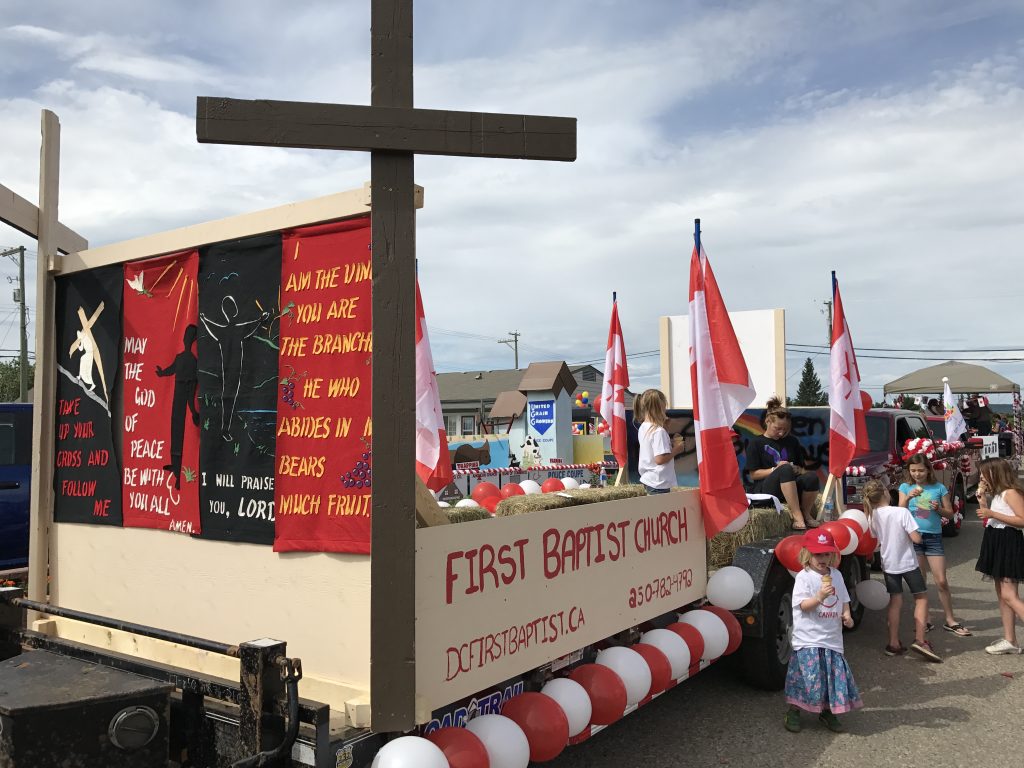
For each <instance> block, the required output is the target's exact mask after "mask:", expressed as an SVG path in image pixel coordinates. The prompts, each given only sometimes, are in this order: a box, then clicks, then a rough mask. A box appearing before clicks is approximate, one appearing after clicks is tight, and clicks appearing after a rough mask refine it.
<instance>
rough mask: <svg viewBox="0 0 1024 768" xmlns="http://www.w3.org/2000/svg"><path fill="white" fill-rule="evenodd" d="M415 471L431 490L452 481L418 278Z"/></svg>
mask: <svg viewBox="0 0 1024 768" xmlns="http://www.w3.org/2000/svg"><path fill="white" fill-rule="evenodd" d="M416 474H417V475H419V476H420V479H421V480H422V481H423V483H424V484H425V485H426V486H427V488H429V489H430V490H432V491H440V490H441V489H442V488H444V487H445V486H446V485H448V483H450V482H451V481H452V462H451V458H450V456H449V454H448V437H447V435H446V434H445V431H444V418H443V417H442V416H441V393H440V392H439V391H438V389H437V374H436V373H435V372H434V357H433V355H431V354H430V338H429V337H428V336H427V320H426V318H425V317H424V316H423V299H422V298H421V297H420V284H419V281H418V280H417V281H416Z"/></svg>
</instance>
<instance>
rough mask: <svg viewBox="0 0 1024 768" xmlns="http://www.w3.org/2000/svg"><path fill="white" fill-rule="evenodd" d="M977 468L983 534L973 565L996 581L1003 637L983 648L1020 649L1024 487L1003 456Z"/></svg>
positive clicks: (997, 650)
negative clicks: (983, 527)
mask: <svg viewBox="0 0 1024 768" xmlns="http://www.w3.org/2000/svg"><path fill="white" fill-rule="evenodd" d="M978 470H979V472H980V473H981V480H980V481H979V482H978V517H980V518H981V519H982V520H983V521H984V522H985V535H984V537H983V538H982V540H981V554H980V555H979V556H978V564H977V565H976V566H974V568H975V570H977V571H980V572H981V573H983V574H985V575H986V576H988V577H990V578H991V579H992V581H993V582H995V587H996V597H998V598H999V613H1000V615H1001V617H1002V619H1003V639H1002V640H999V641H998V642H995V643H993V644H992V645H990V646H988V647H987V648H986V649H985V652H986V653H991V654H993V655H997V654H1003V653H1020V652H1021V649H1020V646H1019V645H1017V630H1016V627H1015V619H1017V618H1019V619H1020V620H1021V621H1024V602H1022V601H1021V599H1020V595H1019V594H1018V592H1017V587H1018V585H1019V584H1020V582H1021V581H1024V531H1022V529H1024V489H1022V488H1021V487H1020V485H1019V484H1018V483H1017V473H1016V471H1014V469H1013V468H1012V467H1011V466H1010V464H1009V462H1007V461H1006V460H1005V459H985V460H984V461H982V462H981V463H980V464H979V465H978Z"/></svg>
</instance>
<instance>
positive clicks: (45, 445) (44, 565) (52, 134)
mask: <svg viewBox="0 0 1024 768" xmlns="http://www.w3.org/2000/svg"><path fill="white" fill-rule="evenodd" d="M41 122H42V135H43V136H42V138H43V144H42V149H41V150H40V153H39V229H38V233H39V246H38V255H37V258H36V308H35V315H36V331H35V333H36V344H35V346H36V371H35V382H34V391H33V409H32V434H33V436H34V439H35V448H34V450H35V455H36V460H35V461H33V462H32V487H31V491H30V493H31V498H32V504H31V516H30V518H29V554H28V596H29V598H30V599H32V600H38V601H40V602H47V599H48V596H49V589H48V576H49V559H50V558H49V551H50V548H49V533H50V526H51V525H52V524H53V451H54V429H55V422H54V407H55V405H56V403H55V400H56V397H57V378H56V367H55V365H54V362H55V361H56V359H57V355H56V350H55V347H54V345H55V343H56V333H55V330H54V329H55V320H54V299H55V291H54V284H53V277H52V275H51V273H52V272H53V270H54V259H56V257H57V206H58V202H59V200H58V197H59V195H58V187H59V181H60V170H59V169H60V121H59V120H58V119H57V115H55V114H54V113H53V112H50V111H49V110H45V109H44V110H43V113H42V120H41ZM30 620H31V617H30Z"/></svg>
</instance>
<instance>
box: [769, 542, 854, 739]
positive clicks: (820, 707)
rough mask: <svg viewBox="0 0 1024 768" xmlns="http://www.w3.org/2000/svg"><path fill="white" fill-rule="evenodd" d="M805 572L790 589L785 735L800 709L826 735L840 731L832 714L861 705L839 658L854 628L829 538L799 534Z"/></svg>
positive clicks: (797, 726) (794, 726)
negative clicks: (846, 633) (813, 717)
mask: <svg viewBox="0 0 1024 768" xmlns="http://www.w3.org/2000/svg"><path fill="white" fill-rule="evenodd" d="M800 564H801V565H803V567H804V569H803V570H802V571H800V573H798V574H797V575H796V582H795V583H794V585H793V655H792V656H791V657H790V659H789V669H788V671H787V672H786V701H787V702H788V703H789V710H788V711H787V712H786V717H785V720H784V724H785V727H786V730H787V731H792V732H793V733H796V732H798V731H799V730H800V710H801V709H804V710H807V711H808V712H817V713H818V720H819V721H820V722H821V723H822V724H823V725H824V726H825V727H826V728H828V729H829V730H830V731H834V732H836V733H838V732H840V731H842V730H843V724H842V723H841V722H839V718H837V717H836V715H837V714H842V713H843V712H849V711H850V710H853V709H857V708H858V707H861V706H863V702H862V701H861V698H860V692H859V691H858V690H857V684H856V683H855V682H854V680H853V673H852V672H851V671H850V665H849V664H847V663H846V657H845V656H844V655H843V627H844V626H846V627H852V626H853V615H852V614H851V613H850V595H849V593H848V592H847V591H846V583H845V582H844V581H843V575H842V574H841V573H840V572H839V570H838V569H837V568H836V566H837V565H838V564H839V548H838V547H837V546H836V543H835V540H834V539H833V538H832V534H831V533H829V532H828V531H825V530H812V531H807V532H806V533H805V534H804V546H803V549H801V550H800Z"/></svg>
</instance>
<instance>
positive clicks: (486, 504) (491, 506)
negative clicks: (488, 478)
mask: <svg viewBox="0 0 1024 768" xmlns="http://www.w3.org/2000/svg"><path fill="white" fill-rule="evenodd" d="M499 501H501V496H499V495H498V494H494V495H492V496H488V497H487V498H485V499H480V501H479V504H480V506H481V507H483V508H484V509H486V510H487V511H488V512H490V513H491V514H492V515H493V514H494V511H495V510H496V509H497V508H498V502H499Z"/></svg>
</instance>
